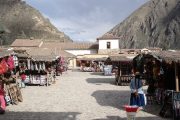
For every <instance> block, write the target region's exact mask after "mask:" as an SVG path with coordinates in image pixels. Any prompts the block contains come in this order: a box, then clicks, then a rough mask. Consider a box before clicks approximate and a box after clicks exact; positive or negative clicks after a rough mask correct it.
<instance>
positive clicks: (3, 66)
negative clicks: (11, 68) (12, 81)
mask: <svg viewBox="0 0 180 120" xmlns="http://www.w3.org/2000/svg"><path fill="white" fill-rule="evenodd" d="M7 71H8V65H7V63H6V61H5V59H2V61H1V63H0V74H4V73H5V72H7Z"/></svg>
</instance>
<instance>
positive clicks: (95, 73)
mask: <svg viewBox="0 0 180 120" xmlns="http://www.w3.org/2000/svg"><path fill="white" fill-rule="evenodd" d="M90 74H91V75H98V76H104V73H103V72H92V73H90Z"/></svg>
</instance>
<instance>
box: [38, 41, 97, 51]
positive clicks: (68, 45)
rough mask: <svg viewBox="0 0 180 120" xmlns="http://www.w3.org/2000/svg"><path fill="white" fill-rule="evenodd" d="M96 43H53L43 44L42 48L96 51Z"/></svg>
mask: <svg viewBox="0 0 180 120" xmlns="http://www.w3.org/2000/svg"><path fill="white" fill-rule="evenodd" d="M98 46H99V45H98V44H97V43H54V42H47V43H43V45H42V46H41V47H42V48H54V49H61V50H87V49H98Z"/></svg>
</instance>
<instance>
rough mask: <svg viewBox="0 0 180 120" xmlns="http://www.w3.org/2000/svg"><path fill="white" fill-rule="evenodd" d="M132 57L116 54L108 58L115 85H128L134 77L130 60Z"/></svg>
mask: <svg viewBox="0 0 180 120" xmlns="http://www.w3.org/2000/svg"><path fill="white" fill-rule="evenodd" d="M134 57H135V55H134V54H133V55H131V54H118V55H110V56H109V58H108V59H107V61H109V62H111V64H112V66H113V68H114V69H115V84H117V85H122V86H124V85H125V86H126V85H129V83H130V81H131V79H133V77H134V76H133V74H132V60H133V58H134Z"/></svg>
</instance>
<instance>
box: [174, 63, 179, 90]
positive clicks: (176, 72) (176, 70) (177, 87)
mask: <svg viewBox="0 0 180 120" xmlns="http://www.w3.org/2000/svg"><path fill="white" fill-rule="evenodd" d="M175 80H176V92H179V78H178V67H177V63H176V62H175Z"/></svg>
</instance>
